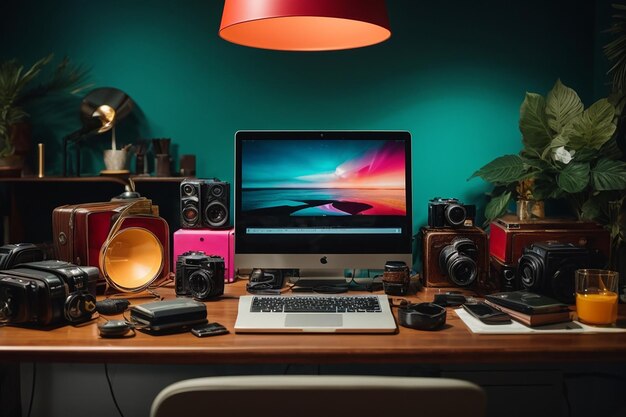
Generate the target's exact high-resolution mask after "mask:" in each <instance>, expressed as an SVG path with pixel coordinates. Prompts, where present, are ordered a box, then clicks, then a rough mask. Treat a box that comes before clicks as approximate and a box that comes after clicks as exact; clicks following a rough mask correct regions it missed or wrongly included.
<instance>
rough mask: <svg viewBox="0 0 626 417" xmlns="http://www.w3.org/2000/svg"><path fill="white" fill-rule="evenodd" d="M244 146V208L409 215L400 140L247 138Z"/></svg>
mask: <svg viewBox="0 0 626 417" xmlns="http://www.w3.org/2000/svg"><path fill="white" fill-rule="evenodd" d="M241 150H242V154H241V157H242V164H241V166H242V168H241V169H242V173H241V178H242V197H241V203H242V210H243V211H246V212H257V213H258V214H269V215H278V216H280V215H288V216H354V215H365V216H368V215H388V216H404V215H406V201H405V187H406V184H405V175H406V174H405V161H406V158H405V147H404V142H402V141H392V140H388V141H387V140H308V139H307V140H259V141H255V140H246V141H243V143H242V148H241Z"/></svg>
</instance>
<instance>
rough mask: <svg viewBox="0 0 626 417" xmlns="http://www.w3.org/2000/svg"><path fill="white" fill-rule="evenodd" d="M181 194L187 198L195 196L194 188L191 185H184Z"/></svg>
mask: <svg viewBox="0 0 626 417" xmlns="http://www.w3.org/2000/svg"><path fill="white" fill-rule="evenodd" d="M183 194H185V195H187V196H192V195H196V187H194V186H193V185H191V184H184V185H183Z"/></svg>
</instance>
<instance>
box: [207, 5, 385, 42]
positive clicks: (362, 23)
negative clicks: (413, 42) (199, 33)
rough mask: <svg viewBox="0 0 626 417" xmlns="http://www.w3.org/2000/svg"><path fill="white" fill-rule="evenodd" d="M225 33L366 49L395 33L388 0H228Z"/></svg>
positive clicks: (232, 38)
mask: <svg viewBox="0 0 626 417" xmlns="http://www.w3.org/2000/svg"><path fill="white" fill-rule="evenodd" d="M219 34H220V36H221V37H222V38H223V39H225V40H227V41H229V42H233V43H237V44H240V45H244V46H251V47H255V48H263V49H276V50H283V51H328V50H338V49H350V48H360V47H363V46H369V45H374V44H377V43H380V42H383V41H385V40H387V39H388V38H389V37H390V36H391V30H390V26H389V18H388V16H387V10H386V8H385V1H384V0H225V3H224V12H223V14H222V23H221V25H220V32H219Z"/></svg>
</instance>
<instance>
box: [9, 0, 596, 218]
mask: <svg viewBox="0 0 626 417" xmlns="http://www.w3.org/2000/svg"><path fill="white" fill-rule="evenodd" d="M222 4H223V3H222V2H221V1H215V0H211V1H207V0H203V1H199V0H181V1H164V0H150V1H147V0H110V1H107V2H104V3H103V2H86V1H83V0H80V1H79V0H59V1H54V2H50V1H45V0H36V1H35V0H19V1H18V0H8V1H7V0H4V1H3V2H2V6H0V7H1V8H2V9H3V10H0V16H2V24H1V25H0V31H1V32H0V34H1V35H2V36H1V39H3V42H1V43H0V44H1V45H2V46H1V47H0V56H1V57H3V58H7V57H18V58H20V59H22V60H24V61H25V62H32V61H33V60H35V59H36V58H39V57H41V56H43V55H45V54H47V53H49V52H54V53H55V54H57V56H63V55H65V54H67V55H68V56H69V57H71V58H72V60H73V61H75V62H79V63H83V64H85V65H87V66H89V67H90V68H91V69H92V71H91V74H92V77H91V79H92V81H93V82H94V83H95V84H96V85H97V86H113V87H117V88H120V89H122V90H124V91H126V92H127V93H128V94H129V95H130V96H131V97H132V98H133V99H134V100H135V101H136V103H137V104H138V106H139V108H140V111H139V112H137V114H136V115H135V118H134V119H133V120H130V121H125V122H124V124H125V125H128V126H123V128H122V129H121V130H120V131H119V132H118V141H119V142H122V143H130V142H133V141H135V140H136V139H137V138H138V137H171V138H172V140H173V142H174V143H175V144H176V145H177V147H178V149H177V153H178V154H185V153H196V154H197V155H198V175H199V176H218V177H220V178H222V179H224V180H228V181H232V176H233V175H232V173H233V157H232V154H233V134H234V132H235V131H237V130H239V129H364V130H367V129H400V130H409V131H410V132H411V133H412V135H413V161H414V162H413V169H414V173H413V178H414V180H413V183H414V190H413V191H414V217H415V225H416V226H415V227H416V229H417V227H419V226H420V225H422V224H424V223H425V222H426V208H427V201H428V200H429V199H430V198H432V197H433V196H455V197H458V198H461V199H463V200H464V201H466V202H468V203H469V202H472V203H477V204H478V205H479V212H482V210H481V208H482V207H484V204H485V202H486V198H485V197H484V193H485V192H486V191H488V190H489V185H488V184H485V183H483V182H482V181H481V180H479V179H474V180H472V181H469V182H467V181H466V179H467V178H468V177H469V176H470V175H471V174H472V172H473V171H474V170H476V169H477V168H479V167H480V166H482V165H483V164H485V163H486V162H488V161H490V160H491V159H493V158H494V157H496V156H499V155H502V154H504V153H516V152H517V151H518V150H519V148H520V134H519V131H518V128H517V121H518V115H519V106H520V104H521V102H522V100H523V97H524V93H525V92H526V91H535V92H541V93H546V92H547V91H548V90H549V89H550V88H551V86H552V84H553V83H554V82H555V80H556V79H557V78H559V77H560V78H561V79H562V80H563V82H564V83H566V84H567V85H569V86H571V87H573V88H575V89H576V90H577V91H578V93H579V94H580V96H581V98H582V99H583V101H585V103H586V104H587V105H588V104H590V103H591V100H592V99H594V94H595V81H594V66H596V64H595V63H594V56H595V55H594V45H595V43H594V42H595V40H594V39H595V38H594V33H595V30H596V28H595V21H596V19H595V15H596V4H595V2H593V1H589V0H551V1H546V0H527V1H523V2H509V1H471V2H469V1H465V0H457V1H446V2H437V1H415V0H389V1H388V2H387V4H388V9H389V14H390V20H391V24H392V31H393V35H392V38H391V39H390V40H389V41H387V42H385V43H383V44H380V45H376V46H372V47H368V48H363V49H357V50H348V51H336V52H322V53H290V52H276V51H265V50H256V49H251V48H245V47H241V46H238V45H233V44H230V43H227V42H225V41H223V40H222V39H220V38H219V37H218V35H217V31H218V27H219V23H220V18H221V8H222ZM78 103H79V99H76V100H75V103H74V102H73V103H71V105H69V104H67V103H65V104H64V105H62V106H59V105H57V106H49V107H48V110H46V111H47V113H46V114H42V113H43V111H41V110H38V111H35V112H34V116H36V117H34V120H33V124H34V130H35V138H34V139H35V141H37V142H39V141H42V142H44V143H46V145H47V149H48V155H47V164H48V166H49V167H51V168H50V169H51V170H52V169H56V172H57V173H58V172H59V169H60V168H59V167H60V164H58V162H57V161H58V156H59V155H60V153H59V149H60V141H61V137H62V136H63V135H64V134H67V133H69V132H71V131H73V130H75V129H77V128H78V127H79V120H78V115H77V113H78ZM107 143H108V136H104V135H102V136H100V137H97V138H92V139H91V140H90V141H89V144H88V145H86V146H87V148H89V149H91V150H92V155H91V156H90V157H87V168H86V171H91V172H94V173H95V172H98V171H99V170H100V169H102V163H101V158H100V156H99V155H100V153H99V152H100V151H99V149H103V148H104V147H105V146H106V145H107ZM96 150H97V152H96Z"/></svg>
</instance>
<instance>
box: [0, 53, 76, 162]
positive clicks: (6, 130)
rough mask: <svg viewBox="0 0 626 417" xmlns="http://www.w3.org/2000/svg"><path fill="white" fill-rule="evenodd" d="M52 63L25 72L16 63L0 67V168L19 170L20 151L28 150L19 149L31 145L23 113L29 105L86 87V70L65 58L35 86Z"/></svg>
mask: <svg viewBox="0 0 626 417" xmlns="http://www.w3.org/2000/svg"><path fill="white" fill-rule="evenodd" d="M52 60H53V55H52V54H50V55H48V56H46V57H44V58H42V59H40V60H38V61H37V62H35V63H34V64H33V65H32V66H31V67H30V68H28V69H25V67H24V65H22V64H20V63H19V62H18V61H17V60H15V59H12V60H8V61H5V62H2V63H0V168H5V169H7V168H8V169H17V170H18V171H19V169H21V164H22V158H23V156H24V155H23V153H24V152H25V149H23V148H28V146H21V147H20V146H19V145H20V142H24V141H25V142H29V141H30V139H29V137H28V135H29V129H28V128H27V126H28V125H27V122H28V119H29V114H28V112H27V110H26V109H27V108H28V106H29V105H32V104H33V103H34V102H35V101H37V100H38V99H41V98H42V97H44V96H46V95H48V94H51V93H55V92H63V91H65V92H71V93H77V92H79V91H81V90H83V89H84V88H86V87H88V86H87V85H85V84H84V82H85V80H86V78H87V70H85V69H84V68H81V67H80V66H75V65H72V64H70V62H69V59H68V58H67V57H66V58H63V59H62V60H61V62H60V63H59V64H58V65H57V66H56V69H55V70H54V71H53V72H52V73H51V74H50V75H49V76H48V77H47V78H46V79H45V80H43V81H41V82H39V83H36V80H37V79H38V78H41V77H42V75H41V73H42V70H43V69H44V67H46V66H47V65H48V64H50V63H51V62H52Z"/></svg>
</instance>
